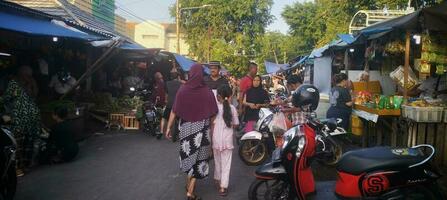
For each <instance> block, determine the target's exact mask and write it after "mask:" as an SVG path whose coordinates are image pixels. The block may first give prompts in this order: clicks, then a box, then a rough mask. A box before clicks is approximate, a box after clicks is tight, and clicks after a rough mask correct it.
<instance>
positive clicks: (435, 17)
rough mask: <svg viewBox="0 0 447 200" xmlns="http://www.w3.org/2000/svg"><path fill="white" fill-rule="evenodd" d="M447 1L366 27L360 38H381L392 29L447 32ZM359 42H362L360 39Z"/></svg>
mask: <svg viewBox="0 0 447 200" xmlns="http://www.w3.org/2000/svg"><path fill="white" fill-rule="evenodd" d="M446 11H447V2H446V1H444V2H442V3H439V4H438V5H435V6H432V7H428V8H422V9H419V10H417V11H415V12H413V13H410V14H407V15H404V16H400V17H396V18H393V19H389V20H386V21H383V22H379V23H376V24H373V25H371V26H369V27H366V28H364V29H362V30H360V32H359V33H358V35H357V37H356V39H357V40H358V39H359V38H363V39H367V40H371V39H376V38H379V37H381V36H383V35H385V34H387V33H389V32H391V31H395V30H400V31H403V30H408V31H422V30H425V29H428V30H434V31H441V32H447V12H446ZM356 42H357V41H356ZM358 42H362V40H359V41H358Z"/></svg>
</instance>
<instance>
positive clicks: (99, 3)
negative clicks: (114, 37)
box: [91, 0, 115, 27]
mask: <svg viewBox="0 0 447 200" xmlns="http://www.w3.org/2000/svg"><path fill="white" fill-rule="evenodd" d="M91 1H92V14H93V16H94V17H95V18H96V19H98V20H100V21H102V22H104V23H105V24H107V25H108V26H110V27H115V0H91Z"/></svg>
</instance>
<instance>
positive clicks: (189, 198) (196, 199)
mask: <svg viewBox="0 0 447 200" xmlns="http://www.w3.org/2000/svg"><path fill="white" fill-rule="evenodd" d="M186 200H202V198H200V197H198V196H196V195H192V196H188V195H186Z"/></svg>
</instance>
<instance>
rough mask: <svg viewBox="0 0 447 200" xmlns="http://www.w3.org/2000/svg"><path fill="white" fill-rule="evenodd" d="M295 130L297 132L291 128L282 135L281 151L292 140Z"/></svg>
mask: <svg viewBox="0 0 447 200" xmlns="http://www.w3.org/2000/svg"><path fill="white" fill-rule="evenodd" d="M296 130H297V129H296V127H293V128H291V129H289V130H288V131H286V132H285V133H284V135H283V141H284V143H283V144H282V149H284V148H286V146H287V145H288V144H289V142H290V141H292V139H293V138H294V137H295V134H296Z"/></svg>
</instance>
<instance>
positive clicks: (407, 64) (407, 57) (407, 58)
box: [404, 31, 410, 101]
mask: <svg viewBox="0 0 447 200" xmlns="http://www.w3.org/2000/svg"><path fill="white" fill-rule="evenodd" d="M405 38H406V39H405V40H406V42H405V66H404V99H405V101H406V99H407V98H408V91H407V84H408V71H409V69H410V31H407V33H406V36H405Z"/></svg>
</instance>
